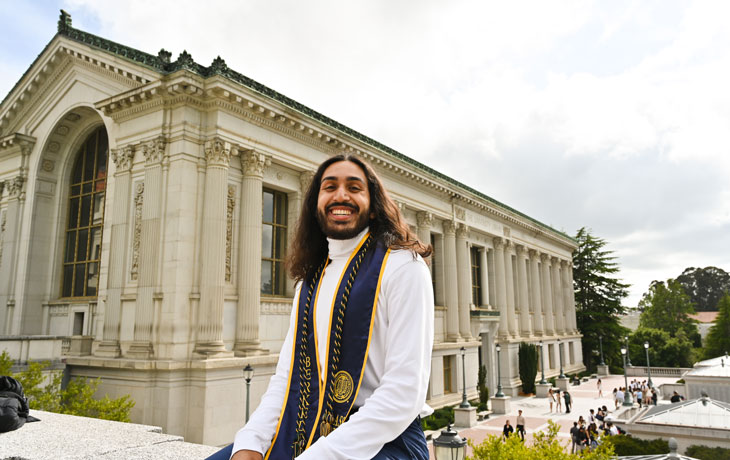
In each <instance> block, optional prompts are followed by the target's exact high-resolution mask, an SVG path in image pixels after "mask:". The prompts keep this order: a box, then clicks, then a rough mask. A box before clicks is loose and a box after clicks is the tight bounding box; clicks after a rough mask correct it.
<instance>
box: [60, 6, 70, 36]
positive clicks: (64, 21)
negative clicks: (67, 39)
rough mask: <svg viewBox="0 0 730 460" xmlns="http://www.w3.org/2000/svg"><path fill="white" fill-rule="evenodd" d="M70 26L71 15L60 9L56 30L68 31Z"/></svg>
mask: <svg viewBox="0 0 730 460" xmlns="http://www.w3.org/2000/svg"><path fill="white" fill-rule="evenodd" d="M70 28H71V15H70V14H68V12H66V11H64V10H61V15H60V16H59V17H58V32H59V33H68V30H69V29H70Z"/></svg>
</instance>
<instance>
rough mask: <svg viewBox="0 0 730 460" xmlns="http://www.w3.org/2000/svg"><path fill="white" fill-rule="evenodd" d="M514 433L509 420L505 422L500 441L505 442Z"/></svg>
mask: <svg viewBox="0 0 730 460" xmlns="http://www.w3.org/2000/svg"><path fill="white" fill-rule="evenodd" d="M514 431H515V429H514V428H512V425H510V424H509V419H507V420H505V421H504V426H503V427H502V439H504V440H505V441H506V440H507V438H509V436H510V435H511V434H512V433H513V432H514Z"/></svg>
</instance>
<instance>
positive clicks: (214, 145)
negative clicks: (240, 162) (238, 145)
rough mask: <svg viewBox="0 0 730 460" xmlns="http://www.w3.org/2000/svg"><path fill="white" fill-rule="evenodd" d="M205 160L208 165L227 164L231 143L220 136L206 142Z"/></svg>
mask: <svg viewBox="0 0 730 460" xmlns="http://www.w3.org/2000/svg"><path fill="white" fill-rule="evenodd" d="M205 161H206V162H207V163H208V166H228V165H229V164H230V162H231V144H229V143H228V142H224V141H223V139H221V138H220V137H216V138H214V139H213V140H211V141H208V142H206V145H205Z"/></svg>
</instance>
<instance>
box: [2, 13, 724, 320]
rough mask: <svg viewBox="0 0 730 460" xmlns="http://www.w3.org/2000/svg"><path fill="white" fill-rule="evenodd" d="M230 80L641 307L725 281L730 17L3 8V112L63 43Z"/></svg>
mask: <svg viewBox="0 0 730 460" xmlns="http://www.w3.org/2000/svg"><path fill="white" fill-rule="evenodd" d="M60 8H63V9H65V10H66V11H68V12H69V13H70V14H71V15H72V18H73V25H74V27H77V28H80V29H82V30H86V31H88V32H91V33H94V34H97V35H100V36H102V37H105V38H108V39H110V40H113V41H116V42H119V43H123V44H125V45H129V46H132V47H134V48H137V49H140V50H143V51H146V52H148V53H152V54H156V53H157V51H158V50H159V49H160V48H165V49H167V50H169V51H171V52H172V55H173V60H174V59H175V58H176V57H177V55H178V54H179V53H180V52H181V51H183V49H185V50H187V51H188V52H189V53H191V54H192V56H193V58H194V59H195V60H196V61H197V62H199V63H201V64H204V65H209V64H210V63H211V62H212V60H213V59H214V58H215V57H216V56H217V55H220V56H221V57H222V58H223V59H225V60H226V63H227V64H228V65H229V67H231V68H233V69H235V70H237V71H239V72H241V73H243V74H244V75H246V76H248V77H251V78H253V79H255V80H257V81H259V82H261V83H263V84H265V85H267V86H269V87H271V88H273V89H275V90H277V91H279V92H281V93H283V94H285V95H287V96H289V97H291V98H293V99H295V100H297V101H299V102H301V103H303V104H305V105H307V106H309V107H311V108H313V109H315V110H317V111H319V112H321V113H324V114H325V115H327V116H329V117H331V118H334V119H335V120H337V121H339V122H341V123H343V124H345V125H347V126H349V127H351V128H353V129H355V130H357V131H359V132H361V133H363V134H366V135H368V136H370V137H372V138H374V139H376V140H378V141H380V142H382V143H384V144H386V145H388V146H390V147H392V148H394V149H396V150H398V151H400V152H402V153H404V154H405V155H408V156H410V157H411V158H414V159H416V160H418V161H420V162H422V163H425V164H426V165H428V166H430V167H432V168H435V169H437V170H439V171H442V172H443V173H445V174H448V175H450V176H452V177H454V178H456V179H457V180H459V181H461V182H463V183H465V184H467V185H469V186H471V187H474V188H476V189H478V190H480V191H482V192H484V193H486V194H487V195H489V196H491V197H493V198H495V199H497V200H499V201H502V202H503V203H506V204H508V205H510V206H512V207H514V208H516V209H518V210H520V211H521V212H523V213H525V214H528V215H530V216H532V217H534V218H536V219H537V220H539V221H541V222H544V223H546V224H548V225H551V226H553V227H554V228H556V229H558V230H562V231H564V232H566V233H568V234H571V235H575V233H576V231H577V230H578V229H579V228H580V227H582V226H585V227H588V228H591V229H592V230H593V233H594V234H595V235H596V236H599V237H601V238H604V239H606V240H607V241H608V242H609V249H611V250H613V251H615V255H616V256H617V257H618V262H619V264H620V266H621V269H622V271H621V276H622V277H623V279H624V280H625V281H627V282H629V283H631V284H632V285H633V286H632V288H631V296H630V297H629V298H628V299H627V300H626V302H625V305H627V306H635V305H636V303H637V302H638V300H639V298H640V297H641V294H642V293H643V292H645V291H646V289H647V287H648V285H649V283H650V282H651V281H652V280H655V279H661V280H664V279H667V278H670V277H676V276H678V275H679V274H680V273H681V272H682V270H683V269H684V268H686V267H689V266H696V267H704V266H708V265H714V266H718V267H721V268H723V269H724V270H726V271H730V139H729V138H730V27H728V24H727V20H728V18H730V2H728V1H717V2H687V1H670V0H661V1H643V2H626V1H614V0H611V1H602V2H598V1H596V2H591V1H575V2H559V1H549V2H546V1H534V2H517V1H503V0H500V1H485V0H476V1H460V0H448V1H447V0H443V1H431V0H412V1H406V0H362V1H349V0H330V1H320V0H307V1H301V0H299V1H297V0H289V1H276V0H240V1H215V0H208V1H205V2H201V1H187V0H185V1H183V0H175V1H161V0H145V1H139V0H125V1H91V0H68V1H63V0H55V1H54V0H48V1H35V2H34V1H25V2H20V1H17V0H0V17H2V18H3V20H2V22H3V29H4V30H3V33H1V34H0V62H2V71H1V72H0V98H2V97H4V96H5V95H6V94H7V93H8V91H10V89H11V88H12V87H13V85H14V84H15V83H16V81H17V80H18V79H19V78H20V76H21V75H22V74H23V72H25V70H26V69H27V68H28V66H29V65H30V64H31V63H32V61H33V60H34V59H35V57H36V56H37V55H38V54H39V53H40V52H41V50H42V49H43V47H44V46H45V45H46V44H47V43H48V42H49V41H50V40H51V38H52V37H53V35H54V34H55V31H56V21H57V19H58V14H59V11H58V10H59V9H60Z"/></svg>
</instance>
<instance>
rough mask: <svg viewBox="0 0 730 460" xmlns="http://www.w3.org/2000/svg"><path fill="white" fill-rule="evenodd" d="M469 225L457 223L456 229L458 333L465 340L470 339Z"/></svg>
mask: <svg viewBox="0 0 730 460" xmlns="http://www.w3.org/2000/svg"><path fill="white" fill-rule="evenodd" d="M468 236H469V227H467V226H466V225H464V224H459V225H458V227H457V229H456V265H457V267H458V268H457V277H458V281H457V282H458V286H459V289H458V291H459V335H461V337H462V338H464V339H465V340H471V338H472V336H471V324H470V322H471V319H470V317H469V305H470V304H471V261H470V260H469V245H468V243H467V240H466V239H467V237H468Z"/></svg>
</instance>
